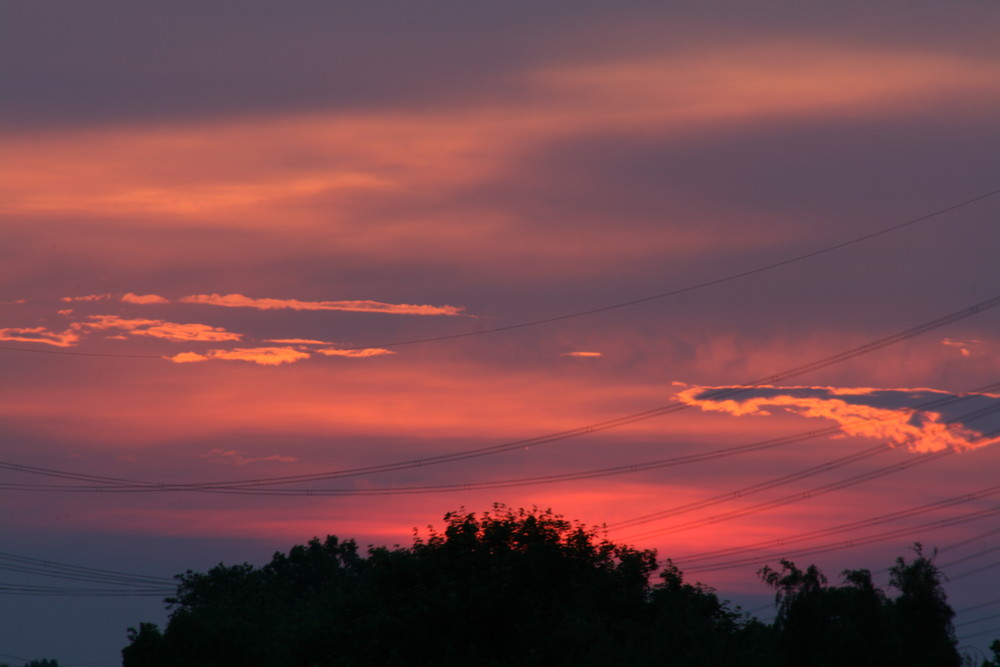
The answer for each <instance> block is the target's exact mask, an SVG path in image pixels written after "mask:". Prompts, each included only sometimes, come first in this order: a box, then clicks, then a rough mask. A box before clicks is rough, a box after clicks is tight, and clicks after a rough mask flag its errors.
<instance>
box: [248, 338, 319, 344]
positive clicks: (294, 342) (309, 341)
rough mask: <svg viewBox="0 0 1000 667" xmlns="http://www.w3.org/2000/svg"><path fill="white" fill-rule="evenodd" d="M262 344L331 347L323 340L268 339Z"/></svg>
mask: <svg viewBox="0 0 1000 667" xmlns="http://www.w3.org/2000/svg"><path fill="white" fill-rule="evenodd" d="M264 342H265V343H282V344H284V345H333V343H329V342H327V341H325V340H313V339H312V338H268V339H266V340H265V341H264Z"/></svg>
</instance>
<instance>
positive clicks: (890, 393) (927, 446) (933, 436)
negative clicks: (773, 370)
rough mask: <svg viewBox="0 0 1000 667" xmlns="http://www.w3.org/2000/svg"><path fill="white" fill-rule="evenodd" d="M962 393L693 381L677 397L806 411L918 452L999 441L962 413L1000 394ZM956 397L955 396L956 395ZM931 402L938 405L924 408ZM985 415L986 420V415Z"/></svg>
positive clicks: (713, 406)
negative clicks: (722, 384)
mask: <svg viewBox="0 0 1000 667" xmlns="http://www.w3.org/2000/svg"><path fill="white" fill-rule="evenodd" d="M961 397H962V398H963V400H957V399H958V398H960V396H959V395H956V394H949V393H948V392H943V391H938V390H934V389H873V388H869V387H860V388H846V387H773V386H768V385H762V386H757V387H699V386H695V387H691V388H689V389H685V390H684V391H681V392H680V393H678V394H677V399H678V400H679V401H681V402H682V403H686V404H688V405H693V406H698V407H700V408H701V409H702V410H708V411H716V412H726V413H729V414H732V415H735V416H745V415H758V416H761V415H769V414H770V412H769V411H768V408H778V409H783V410H788V411H791V412H794V413H796V414H799V415H802V416H804V417H819V418H824V419H830V420H833V421H835V422H837V423H838V424H839V425H840V427H841V429H842V430H843V432H844V433H845V434H847V435H852V436H860V437H864V438H876V439H880V440H887V441H888V442H889V443H890V444H892V445H894V446H898V447H902V448H904V449H908V450H910V451H914V452H936V451H941V450H945V449H955V450H958V451H962V450H967V449H974V448H977V447H983V446H986V445H990V444H994V443H996V442H1000V438H997V437H993V436H990V437H984V434H985V433H988V432H990V430H991V429H990V427H988V426H984V425H983V424H982V423H981V421H978V420H982V416H983V415H980V416H979V417H977V418H976V419H977V421H976V422H975V425H973V422H972V420H970V421H968V422H965V421H964V420H963V416H964V415H966V414H975V413H974V412H973V411H974V408H975V407H976V406H980V410H989V409H990V408H991V406H992V409H994V410H997V409H1000V396H995V395H993V394H969V395H961ZM951 399H955V400H951ZM922 403H928V404H932V405H933V407H929V408H920V407H919V406H920V404H922ZM982 421H985V420H982Z"/></svg>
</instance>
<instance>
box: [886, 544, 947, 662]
mask: <svg viewBox="0 0 1000 667" xmlns="http://www.w3.org/2000/svg"><path fill="white" fill-rule="evenodd" d="M913 551H914V553H916V556H917V557H916V558H915V559H914V560H913V561H912V562H910V563H907V562H906V560H905V559H903V558H902V557H900V558H897V559H896V565H894V566H893V568H892V569H891V570H890V571H889V572H890V574H891V579H890V582H889V585H890V586H892V587H893V588H896V589H898V590H899V592H900V595H899V597H898V598H897V599H896V601H895V604H894V611H895V614H894V616H895V621H896V634H897V636H898V637H899V647H898V650H899V656H900V657H901V658H903V659H905V660H906V664H908V665H914V666H915V667H919V666H922V665H927V666H928V667H953V666H954V667H959V665H961V663H962V660H961V656H960V655H959V654H958V649H957V648H956V647H957V646H958V642H957V641H956V640H955V628H954V627H953V625H952V619H953V618H954V617H955V612H954V611H952V609H951V607H950V606H948V596H947V595H945V592H944V589H943V588H942V586H941V578H942V576H943V575H942V574H941V571H940V570H939V569H938V568H937V566H936V565H934V555H935V554H932V555H931V556H930V557H927V556H925V555H924V552H923V547H922V545H921V544H920V543H919V542H918V543H917V544H915V545H914V547H913Z"/></svg>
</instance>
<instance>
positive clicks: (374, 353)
mask: <svg viewBox="0 0 1000 667" xmlns="http://www.w3.org/2000/svg"><path fill="white" fill-rule="evenodd" d="M316 352H318V353H320V354H322V355H325V356H327V357H378V356H381V355H383V354H396V353H395V352H393V351H392V350H387V349H385V348H383V347H366V348H364V349H362V350H338V349H336V348H329V347H328V348H323V349H321V350H316Z"/></svg>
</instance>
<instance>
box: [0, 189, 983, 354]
mask: <svg viewBox="0 0 1000 667" xmlns="http://www.w3.org/2000/svg"><path fill="white" fill-rule="evenodd" d="M997 194H1000V188H998V189H996V190H991V191H989V192H986V193H984V194H981V195H977V196H975V197H972V198H970V199H966V200H964V201H961V202H959V203H957V204H952V205H951V206H946V207H945V208H942V209H938V210H936V211H933V212H931V213H927V214H925V215H921V216H919V217H916V218H912V219H910V220H906V221H904V222H900V223H897V224H895V225H890V226H889V227H885V228H883V229H880V230H877V231H874V232H870V233H868V234H864V235H862V236H858V237H855V238H853V239H848V240H847V241H842V242H840V243H836V244H834V245H831V246H826V247H824V248H819V249H818V250H813V251H810V252H807V253H804V254H801V255H796V256H794V257H790V258H788V259H783V260H780V261H778V262H773V263H771V264H767V265H764V266H758V267H756V268H753V269H749V270H747V271H741V272H739V273H733V274H730V275H727V276H723V277H721V278H715V279H713V280H708V281H705V282H701V283H696V284H694V285H688V286H687V287H680V288H677V289H674V290H670V291H668V292H662V293H660V294H653V295H650V296H645V297H641V298H638V299H632V300H630V301H623V302H621V303H614V304H610V305H607V306H601V307H599V308H591V309H589V310H582V311H578V312H574V313H567V314H565V315H557V316H555V317H547V318H543V319H540V320H530V321H527V322H519V323H517V324H508V325H505V326H502V327H494V328H492V329H479V330H476V331H466V332H462V333H457V334H446V335H443V336H430V337H427V338H411V339H408V340H398V341H392V342H387V343H369V344H366V345H357V346H354V347H345V348H341V349H344V350H363V349H366V348H370V347H383V348H388V347H401V346H404V345H415V344H418V343H431V342H438V341H445V340H453V339H456V338H468V337H470V336H482V335H484V334H491V333H499V332H502V331H512V330H514V329H524V328H526V327H533V326H538V325H542V324H551V323H553V322H561V321H564V320H570V319H575V318H578V317H586V316H589V315H596V314H598V313H605V312H608V311H611V310H618V309H620V308H628V307H629V306H635V305H639V304H642V303H648V302H650V301H657V300H659V299H666V298H668V297H672V296H679V295H681V294H687V293H689V292H694V291H696V290H700V289H705V288H707V287H713V286H715V285H721V284H723V283H727V282H731V281H734V280H739V279H740V278H746V277H748V276H752V275H756V274H758V273H764V272H766V271H771V270H774V269H777V268H780V267H782V266H787V265H789V264H795V263H797V262H801V261H803V260H806V259H810V258H812V257H817V256H819V255H824V254H826V253H829V252H833V251H835V250H840V249H841V248H846V247H848V246H852V245H855V244H857V243H862V242H864V241H868V240H871V239H873V238H877V237H879V236H882V235H884V234H889V233H891V232H895V231H898V230H900V229H904V228H906V227H910V226H912V225H915V224H917V223H920V222H924V221H926V220H930V219H932V218H936V217H938V216H940V215H944V214H945V213H949V212H951V211H955V210H957V209H960V208H963V207H965V206H969V205H970V204H974V203H975V202H978V201H981V200H983V199H987V198H989V197H993V196H995V195H997ZM0 350H4V351H7V352H28V353H33V354H55V355H67V356H77V357H112V358H120V359H165V358H167V357H165V356H163V355H155V354H118V353H113V352H74V351H70V350H38V349H32V348H21V347H10V346H6V345H0Z"/></svg>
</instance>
